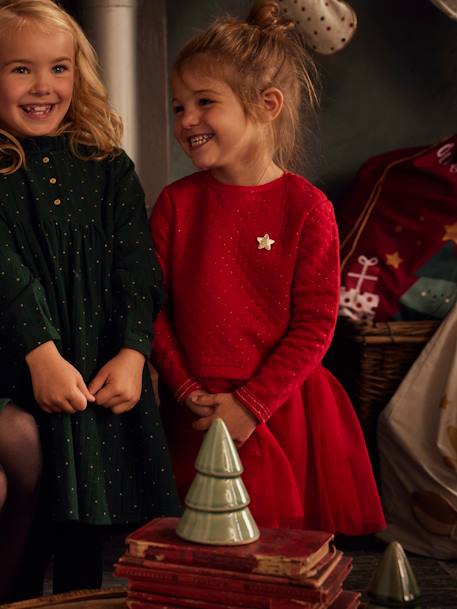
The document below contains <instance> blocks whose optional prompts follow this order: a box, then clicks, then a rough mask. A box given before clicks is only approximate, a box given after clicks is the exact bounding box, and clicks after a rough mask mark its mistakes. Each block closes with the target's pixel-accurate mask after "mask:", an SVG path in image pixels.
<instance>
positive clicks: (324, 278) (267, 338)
mask: <svg viewBox="0 0 457 609" xmlns="http://www.w3.org/2000/svg"><path fill="white" fill-rule="evenodd" d="M150 222H151V231H152V235H153V240H154V243H155V247H156V252H157V255H158V258H159V261H160V263H161V266H162V269H163V273H164V282H165V288H166V290H167V293H168V301H167V303H166V305H165V306H164V308H163V310H162V312H161V314H160V315H159V317H158V318H157V320H156V324H155V338H154V341H153V345H152V350H153V361H154V363H155V365H156V367H157V368H158V370H159V373H160V375H161V377H162V379H163V380H164V382H165V383H166V384H167V385H168V386H169V387H170V388H171V389H172V390H173V391H174V392H175V397H176V399H177V400H178V401H183V400H185V399H186V397H187V396H188V395H189V393H190V392H191V391H193V390H194V389H197V388H199V387H204V380H202V379H207V378H219V379H232V380H236V381H239V383H237V384H238V389H237V390H236V392H235V397H236V398H237V399H238V400H239V401H240V402H242V403H243V404H244V405H245V406H246V407H247V408H249V409H250V410H251V411H252V412H253V413H254V414H255V416H256V417H257V418H258V419H259V421H262V422H263V421H266V420H267V419H268V418H269V417H270V416H271V415H272V414H273V412H274V411H275V410H276V409H277V408H278V407H279V406H281V404H283V403H284V402H285V401H286V400H287V399H288V397H289V396H290V395H291V394H292V393H293V392H294V391H295V390H296V389H297V388H298V386H299V385H301V384H302V383H303V382H304V381H305V380H306V378H307V376H308V375H309V374H310V373H311V372H312V371H313V370H314V369H315V368H316V367H317V366H319V365H320V363H321V360H322V357H323V356H324V353H325V351H326V349H327V348H328V346H329V343H330V340H331V337H332V333H333V329H334V324H335V320H336V314H337V304H338V293H339V262H338V250H339V248H338V236H337V229H336V224H335V219H334V214H333V208H332V206H331V204H330V203H329V201H328V200H327V199H326V197H325V195H324V194H323V193H322V192H321V191H320V190H318V189H317V188H315V187H314V186H312V185H311V184H310V183H309V182H308V181H307V180H305V179H304V178H302V177H300V176H298V175H295V174H293V173H289V172H286V173H284V175H283V176H282V177H280V178H278V179H277V180H274V181H273V182H270V183H268V184H262V185H260V186H234V185H227V184H222V183H220V182H218V181H216V180H215V179H214V178H213V177H212V176H211V174H210V173H209V172H198V173H194V174H192V175H190V176H188V177H186V178H183V179H181V180H178V181H177V182H174V183H173V184H171V185H169V186H167V187H166V188H165V189H164V190H163V191H162V193H161V195H160V197H159V199H158V201H157V203H156V205H155V207H154V209H153V212H152V216H151V221H150ZM266 235H268V238H265V239H264V240H263V242H260V243H259V238H262V237H265V236H266ZM271 241H274V243H271ZM262 243H263V245H264V246H265V245H267V247H263V248H261V249H259V246H261V245H262ZM268 247H269V248H270V249H268Z"/></svg>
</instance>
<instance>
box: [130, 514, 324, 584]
mask: <svg viewBox="0 0 457 609" xmlns="http://www.w3.org/2000/svg"><path fill="white" fill-rule="evenodd" d="M177 523H178V518H156V519H154V520H151V521H150V522H148V523H147V524H145V525H144V526H143V527H141V528H140V529H138V530H136V531H134V532H133V533H132V534H131V535H129V536H128V537H127V540H126V542H127V544H128V546H129V554H131V555H132V556H136V557H140V558H148V559H149V560H158V561H161V562H167V563H177V564H187V565H194V566H199V567H209V568H211V569H223V570H226V571H235V572H241V573H258V574H262V575H279V576H282V577H289V578H292V579H299V578H300V577H302V576H303V575H306V574H308V573H309V572H310V570H312V569H313V568H314V567H315V566H316V565H317V563H318V562H319V561H320V560H322V559H323V558H324V557H325V556H326V555H327V554H328V552H329V544H330V542H331V541H332V539H333V535H332V534H331V533H326V532H324V531H304V530H302V529H262V530H261V535H260V539H259V540H258V541H255V542H254V543H250V544H248V545H244V546H209V545H202V544H197V543H191V542H187V541H184V540H183V539H180V538H179V537H178V535H177V534H176V532H175V528H176V525H177Z"/></svg>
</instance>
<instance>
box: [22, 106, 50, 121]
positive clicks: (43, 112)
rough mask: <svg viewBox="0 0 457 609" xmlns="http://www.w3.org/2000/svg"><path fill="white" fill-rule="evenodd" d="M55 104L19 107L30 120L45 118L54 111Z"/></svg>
mask: <svg viewBox="0 0 457 609" xmlns="http://www.w3.org/2000/svg"><path fill="white" fill-rule="evenodd" d="M54 107H55V104H24V105H22V106H20V108H21V110H23V111H24V112H25V113H26V114H27V116H30V117H31V118H46V117H47V116H48V115H49V114H50V113H51V112H52V110H53V109H54Z"/></svg>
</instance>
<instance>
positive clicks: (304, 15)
mask: <svg viewBox="0 0 457 609" xmlns="http://www.w3.org/2000/svg"><path fill="white" fill-rule="evenodd" d="M281 6H282V12H283V14H284V15H285V16H287V17H289V18H290V19H293V20H294V21H295V23H296V24H297V27H299V28H300V29H301V31H302V32H303V34H304V35H305V39H306V43H307V45H308V46H309V47H310V48H311V49H313V50H314V51H316V52H317V53H321V54H323V55H331V54H332V53H336V52H337V51H340V50H341V49H343V48H344V47H345V46H346V45H347V44H348V43H349V42H350V40H351V38H352V37H353V35H354V32H355V30H356V27H357V16H356V14H355V12H354V10H353V9H352V7H351V6H349V4H347V3H346V2H341V1H340V0H282V2H281Z"/></svg>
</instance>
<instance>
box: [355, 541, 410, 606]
mask: <svg viewBox="0 0 457 609" xmlns="http://www.w3.org/2000/svg"><path fill="white" fill-rule="evenodd" d="M368 596H369V598H370V602H369V604H368V607H367V609H384V608H385V607H414V609H420V607H419V601H420V590H419V586H418V585H417V581H416V578H415V577H414V573H413V570H412V568H411V565H410V564H409V561H408V559H407V558H406V554H405V552H404V550H403V548H402V546H401V545H400V544H399V543H398V541H393V542H392V543H390V544H389V545H388V546H387V549H386V550H385V552H384V554H383V556H382V558H381V560H380V562H379V564H378V566H377V568H376V571H375V572H374V574H373V577H372V579H371V582H370V585H369V587H368Z"/></svg>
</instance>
